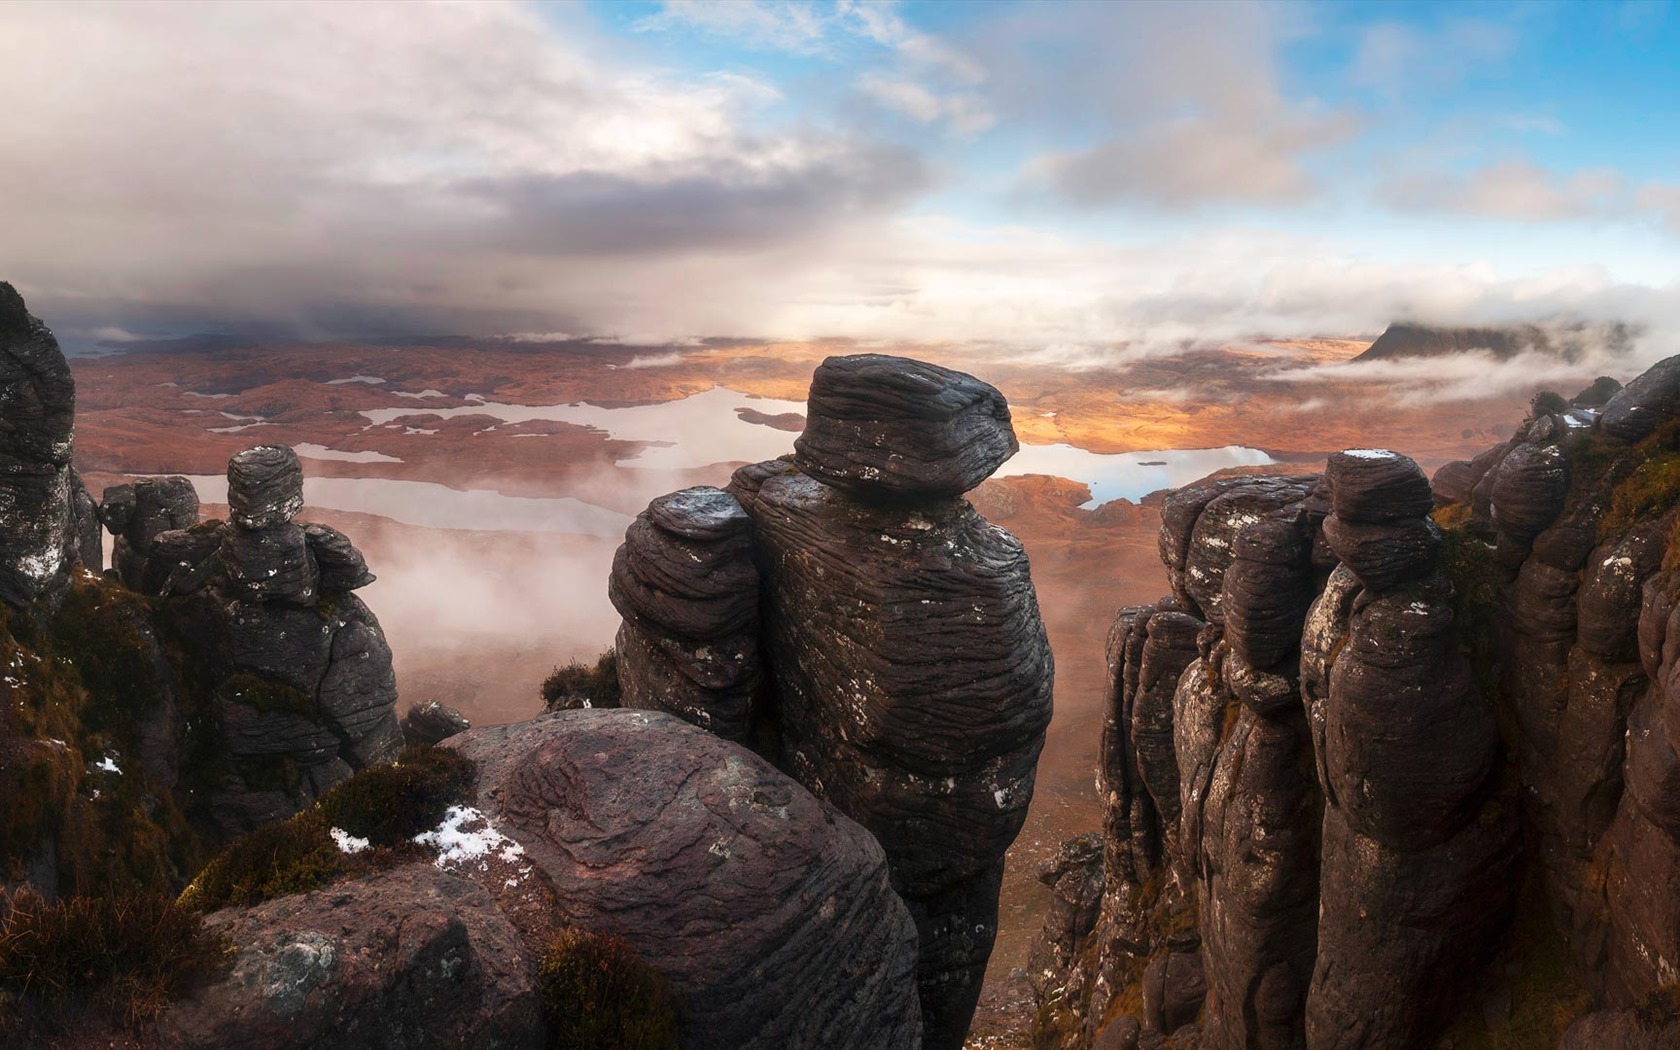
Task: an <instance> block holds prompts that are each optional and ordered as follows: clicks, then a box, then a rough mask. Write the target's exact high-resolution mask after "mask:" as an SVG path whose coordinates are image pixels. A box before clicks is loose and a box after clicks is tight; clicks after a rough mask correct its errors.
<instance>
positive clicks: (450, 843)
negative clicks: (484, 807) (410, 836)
mask: <svg viewBox="0 0 1680 1050" xmlns="http://www.w3.org/2000/svg"><path fill="white" fill-rule="evenodd" d="M414 841H415V842H416V843H418V844H420V845H422V846H431V847H433V848H434V849H436V850H437V851H438V858H437V866H438V867H440V868H446V867H448V866H450V865H451V864H465V863H468V862H471V861H477V862H478V865H479V869H478V870H480V871H486V870H488V869H489V862H488V861H487V860H486V858H488V857H490V856H492V855H494V856H495V857H496V858H497V859H499V860H501V861H504V862H506V863H509V864H511V863H513V862H514V861H516V860H518V859H519V858H520V857H521V856H523V855H524V853H525V847H524V846H521V845H520V844H519V843H517V842H515V841H513V840H512V839H510V838H508V837H507V836H506V835H504V834H502V833H501V832H500V831H497V830H496V826H495V825H494V824H492V823H491V822H490V818H489V817H486V816H485V815H484V814H483V813H481V812H479V811H478V810H476V809H473V808H472V807H471V806H450V807H449V812H447V813H445V814H444V817H443V823H441V824H439V825H438V826H437V827H435V828H433V829H432V830H431V831H425V832H421V833H420V834H418V835H416V836H414Z"/></svg>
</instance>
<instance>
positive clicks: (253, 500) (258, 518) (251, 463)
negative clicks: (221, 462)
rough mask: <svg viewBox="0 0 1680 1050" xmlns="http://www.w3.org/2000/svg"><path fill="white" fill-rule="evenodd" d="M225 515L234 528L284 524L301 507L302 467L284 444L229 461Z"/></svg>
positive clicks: (240, 454)
mask: <svg viewBox="0 0 1680 1050" xmlns="http://www.w3.org/2000/svg"><path fill="white" fill-rule="evenodd" d="M227 479H228V512H229V515H230V517H231V519H232V521H233V523H234V524H235V525H238V526H239V527H240V528H244V529H266V528H270V527H273V526H277V525H284V524H286V523H287V522H289V521H291V520H292V517H293V515H295V514H297V512H298V510H299V509H300V508H301V507H302V506H303V465H302V464H301V463H299V462H298V458H297V453H296V452H293V451H292V450H291V449H290V448H288V447H286V446H285V445H259V446H257V447H256V448H250V449H246V450H245V451H244V452H241V453H239V454H238V455H236V456H234V457H233V458H232V459H230V460H228V470H227Z"/></svg>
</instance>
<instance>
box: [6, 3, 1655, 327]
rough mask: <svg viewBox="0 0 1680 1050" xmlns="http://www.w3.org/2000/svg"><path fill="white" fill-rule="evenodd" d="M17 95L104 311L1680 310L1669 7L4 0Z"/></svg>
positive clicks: (34, 170) (26, 204)
mask: <svg viewBox="0 0 1680 1050" xmlns="http://www.w3.org/2000/svg"><path fill="white" fill-rule="evenodd" d="M183 58H186V59H188V60H187V61H183ZM0 91H4V92H5V93H6V97H8V98H12V99H21V100H22V101H21V104H20V105H19V107H18V114H17V116H16V117H15V121H14V122H15V123H16V125H17V126H16V128H14V129H10V130H12V136H11V144H10V145H9V146H8V149H9V151H10V155H9V156H8V158H7V159H8V162H9V163H8V164H7V165H5V166H0V221H4V222H5V223H6V224H7V226H8V228H9V229H10V230H12V231H14V235H13V236H12V237H10V238H8V243H7V244H5V245H0V277H6V276H9V277H10V278H11V279H13V280H14V281H17V282H18V283H19V284H20V286H22V287H24V289H25V291H26V294H32V298H31V301H32V302H45V303H46V304H47V305H48V306H50V307H52V308H54V309H57V310H60V311H62V312H64V313H66V314H68V315H70V316H73V317H74V318H75V323H76V324H78V325H80V326H82V327H83V328H85V329H86V330H87V331H104V332H107V333H108V334H110V335H113V336H116V335H119V334H120V333H135V334H147V333H148V332H155V331H159V330H163V329H178V328H181V327H192V326H195V325H202V324H220V325H240V324H263V325H270V326H279V327H281V328H289V329H292V330H296V331H298V332H299V333H301V334H306V335H309V334H313V335H335V334H358V333H361V334H371V333H376V332H383V331H404V330H419V331H438V330H450V331H465V332H471V333H477V334H490V333H493V332H501V331H566V332H572V333H582V332H587V333H591V334H606V335H615V336H619V337H622V338H625V339H630V340H643V341H656V340H666V339H682V338H690V337H703V336H707V335H717V334H732V335H756V336H766V337H771V338H803V337H816V336H825V335H848V336H856V337H859V338H866V339H878V340H888V341H893V340H896V341H916V340H940V341H961V340H977V341H991V342H999V343H1005V344H1010V345H1016V344H1019V345H1022V346H1026V347H1028V348H1037V349H1046V348H1054V347H1058V346H1064V345H1079V346H1094V347H1107V348H1110V349H1115V348H1118V349H1119V350H1120V351H1124V350H1126V349H1128V348H1130V349H1132V350H1137V349H1140V348H1141V349H1146V348H1149V347H1151V346H1159V345H1178V344H1180V343H1182V342H1183V341H1185V340H1190V341H1223V340H1230V339H1239V338H1245V337H1249V336H1256V335H1279V336H1287V335H1306V334H1342V333H1346V334H1357V333H1360V332H1369V331H1372V330H1376V329H1380V328H1381V327H1382V325H1383V324H1384V323H1386V321H1387V320H1389V319H1391V318H1393V317H1396V316H1408V317H1414V318H1418V319H1423V320H1438V321H1443V322H1448V323H1467V322H1472V321H1474V322H1483V321H1502V320H1518V319H1521V320H1528V319H1534V318H1537V317H1543V316H1550V315H1555V314H1569V315H1577V316H1581V315H1585V316H1593V317H1601V318H1603V317H1611V318H1615V319H1628V320H1634V321H1637V322H1640V323H1643V324H1646V325H1648V326H1650V328H1651V329H1652V330H1653V331H1657V332H1668V331H1670V330H1672V328H1673V327H1675V326H1674V324H1673V322H1675V321H1676V320H1680V309H1677V308H1676V299H1677V295H1680V293H1677V290H1676V289H1677V286H1676V284H1675V281H1676V275H1677V274H1680V132H1677V129H1680V11H1676V9H1675V8H1674V6H1673V5H1670V4H1666V3H1621V4H1615V3H1598V4H1537V3H1524V4H1465V3H1455V4H1422V3H1396V4H1385V3H1365V4H1238V3H1217V4H1188V3H1186V4H1173V5H1164V4H1163V5H1157V4H1144V3H1130V4H1123V3H1066V4H1058V3H1050V2H1045V0H1039V2H1034V3H986V4H963V3H955V2H944V3H921V2H908V3H896V4H895V3H866V2H861V0H859V2H852V0H838V2H829V0H823V2H811V3H755V2H750V0H733V2H729V3H686V2H685V3H657V2H634V3H630V2H626V3H602V2H590V3H582V4H542V5H527V4H520V3H480V4H472V5H383V4H374V3H363V4H355V5H285V4H273V5H270V4H246V5H238V6H237V7H236V8H233V9H223V10H215V11H213V10H210V9H207V8H203V7H200V6H197V5H186V4H176V5H137V4H126V5H123V4H115V5H100V4H81V5H70V6H68V7H67V6H66V5H45V4H31V3H24V4H12V5H5V6H4V7H3V8H0Z"/></svg>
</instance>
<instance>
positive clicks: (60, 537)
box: [0, 281, 102, 606]
mask: <svg viewBox="0 0 1680 1050" xmlns="http://www.w3.org/2000/svg"><path fill="white" fill-rule="evenodd" d="M75 413H76V385H75V382H74V381H73V380H72V379H71V377H70V366H69V364H68V363H66V362H65V360H64V354H63V353H62V352H60V350H59V348H58V340H57V339H55V338H53V334H52V332H51V331H50V330H49V329H48V328H47V326H46V325H44V324H42V323H41V321H40V320H39V319H38V318H36V317H34V316H32V315H31V314H30V313H29V310H28V308H27V307H25V306H24V302H23V297H22V296H20V295H18V293H17V290H16V289H15V288H13V287H12V286H11V285H9V284H6V283H5V282H3V281H0V421H3V422H0V600H4V601H5V602H7V603H8V604H10V605H13V606H24V605H29V604H31V603H33V602H35V601H37V600H43V599H44V600H45V601H46V602H47V603H48V604H49V605H51V604H53V603H56V602H57V601H58V600H59V599H61V598H62V597H63V595H64V591H65V589H66V588H67V587H68V585H69V581H70V571H71V569H73V568H74V567H75V566H77V565H79V564H85V565H87V566H88V567H89V568H91V569H93V570H94V571H96V572H97V571H98V570H99V568H100V565H101V562H102V558H101V556H100V548H99V536H98V525H97V519H95V517H94V515H93V501H92V499H90V498H89V496H88V494H87V489H86V488H85V487H84V486H83V485H82V482H81V479H80V478H79V477H77V476H76V471H75V469H74V468H73V467H72V466H71V458H72V454H73V451H74V445H73V440H72V432H73V428H74V424H75ZM90 537H91V540H92V542H91V543H90V542H89V539H90Z"/></svg>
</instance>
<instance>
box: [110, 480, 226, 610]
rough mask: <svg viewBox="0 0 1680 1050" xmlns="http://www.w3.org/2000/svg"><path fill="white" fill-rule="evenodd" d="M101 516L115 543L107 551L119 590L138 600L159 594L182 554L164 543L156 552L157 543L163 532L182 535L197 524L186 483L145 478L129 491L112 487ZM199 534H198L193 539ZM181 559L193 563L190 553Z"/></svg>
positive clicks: (193, 497)
mask: <svg viewBox="0 0 1680 1050" xmlns="http://www.w3.org/2000/svg"><path fill="white" fill-rule="evenodd" d="M99 516H100V519H101V520H102V521H103V522H104V525H105V528H106V529H107V530H109V531H110V532H111V534H112V535H113V536H115V537H116V541H115V542H114V543H113V544H112V547H111V568H113V569H114V570H116V573H117V578H118V579H120V580H122V582H123V586H125V587H127V588H128V589H129V590H131V591H139V592H140V593H141V594H162V593H163V591H164V584H165V581H167V580H168V579H169V576H170V570H172V569H174V568H175V567H176V565H177V563H178V561H179V560H180V557H181V555H182V552H180V551H178V550H175V549H172V546H171V545H170V544H167V543H166V544H165V546H164V548H163V549H162V550H158V549H157V539H158V537H159V536H160V535H162V534H163V533H165V532H172V531H181V532H185V531H186V530H188V529H191V528H192V526H194V525H197V524H198V491H197V490H196V489H194V488H193V484H192V482H191V481H190V480H188V479H187V478H181V477H171V478H143V479H141V480H139V481H136V482H134V483H133V484H130V485H114V486H112V487H110V488H108V489H106V490H105V497H104V499H103V500H101V501H100V505H99ZM203 533H204V530H200V532H199V533H196V534H195V535H199V536H202V535H203ZM205 543H206V544H207V546H206V548H205V549H211V548H213V547H214V545H215V541H214V539H213V538H207V539H206V540H205ZM185 557H186V558H187V559H188V560H192V558H191V552H190V551H189V552H187V553H186V554H185Z"/></svg>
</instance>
